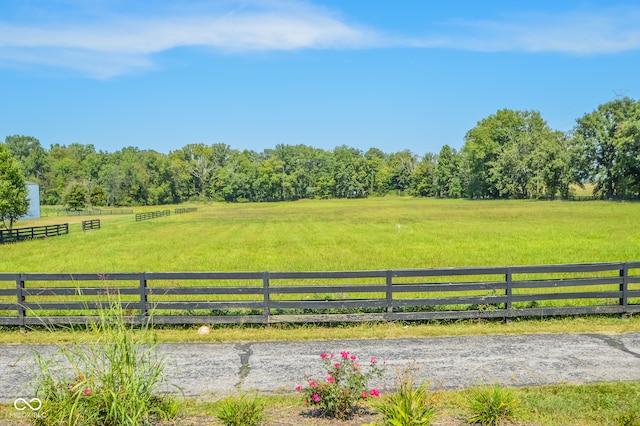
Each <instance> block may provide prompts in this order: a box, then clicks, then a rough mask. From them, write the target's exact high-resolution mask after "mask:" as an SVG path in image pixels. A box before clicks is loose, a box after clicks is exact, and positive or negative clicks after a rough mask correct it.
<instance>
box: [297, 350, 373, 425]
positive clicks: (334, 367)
mask: <svg viewBox="0 0 640 426" xmlns="http://www.w3.org/2000/svg"><path fill="white" fill-rule="evenodd" d="M320 358H321V359H322V362H323V363H324V366H325V368H326V370H327V375H326V377H325V378H324V380H321V381H316V380H309V379H307V386H305V387H302V386H298V387H297V388H296V390H298V391H300V392H302V393H303V394H304V395H305V404H310V405H314V406H319V407H320V410H321V413H322V415H324V416H327V417H332V418H336V419H347V418H350V417H351V416H352V415H353V411H354V409H355V407H356V403H357V401H359V400H361V399H365V398H367V397H369V396H374V397H378V396H380V392H379V391H378V390H377V389H369V386H368V383H369V380H370V379H371V378H372V377H381V376H382V374H383V373H384V369H385V367H384V365H385V364H384V363H383V365H382V366H380V365H379V364H378V362H377V360H376V359H375V358H370V360H369V368H368V371H366V372H364V371H363V370H362V368H361V366H360V364H359V363H358V359H357V357H356V356H355V355H351V354H350V353H349V352H346V351H343V352H340V357H339V358H338V357H335V356H334V354H332V353H329V354H327V353H323V354H320Z"/></svg>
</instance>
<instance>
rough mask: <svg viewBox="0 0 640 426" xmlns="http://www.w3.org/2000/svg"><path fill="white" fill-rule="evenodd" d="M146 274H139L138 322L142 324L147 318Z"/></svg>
mask: <svg viewBox="0 0 640 426" xmlns="http://www.w3.org/2000/svg"><path fill="white" fill-rule="evenodd" d="M147 314H148V311H147V275H146V273H145V272H143V273H142V274H141V275H140V324H144V322H145V320H146V318H147Z"/></svg>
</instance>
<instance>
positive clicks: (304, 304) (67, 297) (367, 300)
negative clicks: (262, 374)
mask: <svg viewBox="0 0 640 426" xmlns="http://www.w3.org/2000/svg"><path fill="white" fill-rule="evenodd" d="M114 301H116V302H117V303H120V304H121V305H122V307H123V308H124V309H125V310H126V312H127V315H128V317H129V318H130V319H131V320H132V321H146V320H147V319H148V318H149V317H150V315H151V314H152V318H153V321H154V322H155V323H157V324H194V323H202V324H215V323H235V324H241V323H260V324H272V323H298V322H358V321H411V320H441V319H460V318H501V319H509V318H516V317H531V316H537V317H542V316H552V315H580V314H632V313H635V312H640V262H626V263H593V264H576V265H546V266H514V267H478V268H437V269H400V270H386V271H348V272H157V273H156V272H141V273H109V274H93V273H90V274H44V273H29V274H24V273H23V274H20V273H15V274H11V273H1V274H0V324H5V325H19V326H25V325H37V324H42V323H43V322H46V323H58V324H62V323H65V324H67V323H78V322H85V321H87V319H88V318H90V317H91V316H92V315H96V309H98V308H101V307H105V306H109V305H110V304H111V303H114Z"/></svg>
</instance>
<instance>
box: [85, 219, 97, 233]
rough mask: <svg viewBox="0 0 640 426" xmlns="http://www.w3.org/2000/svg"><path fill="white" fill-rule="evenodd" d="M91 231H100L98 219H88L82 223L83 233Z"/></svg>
mask: <svg viewBox="0 0 640 426" xmlns="http://www.w3.org/2000/svg"><path fill="white" fill-rule="evenodd" d="M93 229H100V219H90V220H83V221H82V230H83V231H91V230H93Z"/></svg>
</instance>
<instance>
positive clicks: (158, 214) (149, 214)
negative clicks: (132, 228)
mask: <svg viewBox="0 0 640 426" xmlns="http://www.w3.org/2000/svg"><path fill="white" fill-rule="evenodd" d="M170 214H171V210H158V211H155V212H146V213H136V222H140V221H141V220H149V219H155V218H158V217H162V216H169V215H170Z"/></svg>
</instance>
